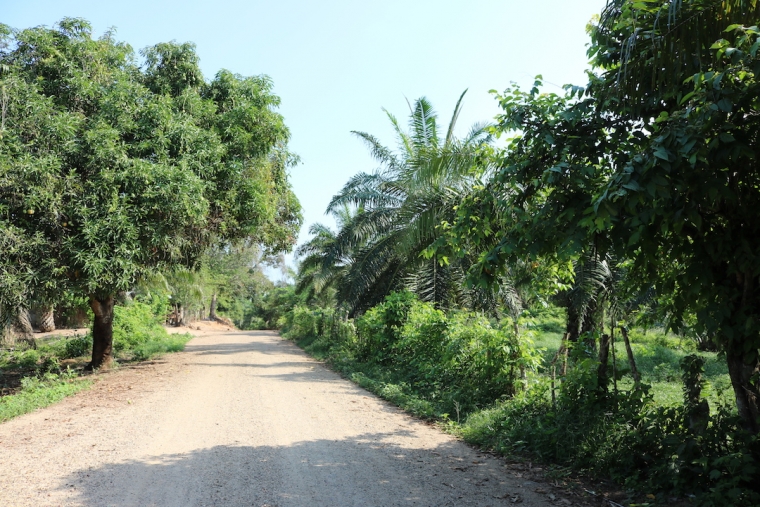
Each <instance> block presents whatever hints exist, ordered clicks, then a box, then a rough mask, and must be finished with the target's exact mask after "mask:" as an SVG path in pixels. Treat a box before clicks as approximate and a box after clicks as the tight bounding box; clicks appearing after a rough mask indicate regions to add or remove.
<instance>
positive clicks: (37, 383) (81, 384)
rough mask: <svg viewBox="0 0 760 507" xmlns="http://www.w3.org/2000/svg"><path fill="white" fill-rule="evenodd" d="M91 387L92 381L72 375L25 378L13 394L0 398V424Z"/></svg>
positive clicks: (62, 374) (51, 374)
mask: <svg viewBox="0 0 760 507" xmlns="http://www.w3.org/2000/svg"><path fill="white" fill-rule="evenodd" d="M91 385H92V380H90V379H83V378H77V376H76V375H75V374H74V373H70V372H66V373H61V374H54V373H48V374H46V375H44V376H43V377H41V378H38V377H26V378H24V379H22V381H21V389H20V390H19V391H17V392H16V393H15V394H12V395H9V396H4V397H2V398H0V422H5V421H7V420H9V419H12V418H14V417H17V416H20V415H23V414H26V413H28V412H32V411H33V410H36V409H38V408H43V407H47V406H48V405H52V404H53V403H57V402H59V401H61V400H62V399H63V398H65V397H67V396H71V395H72V394H75V393H77V392H79V391H81V390H83V389H87V388H89V387H90V386H91Z"/></svg>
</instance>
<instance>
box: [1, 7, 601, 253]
mask: <svg viewBox="0 0 760 507" xmlns="http://www.w3.org/2000/svg"><path fill="white" fill-rule="evenodd" d="M605 3H606V2H605V0H575V1H573V2H569V1H558V0H533V1H527V2H526V1H517V0H471V1H469V2H463V1H459V2H455V1H450V0H437V1H432V0H407V1H400V0H385V1H381V2H367V1H348V0H332V1H330V0H323V1H322V2H314V1H306V0H281V1H278V2H273V1H268V2H265V1H248V2H246V1H242V0H240V1H235V0H216V1H208V0H205V1H200V0H182V1H179V0H153V1H146V0H133V1H130V2H113V1H107V0H98V1H94V0H90V1H88V0H0V22H2V23H5V24H8V25H10V26H12V27H14V28H26V27H30V26H36V25H53V24H54V23H55V22H56V21H58V20H60V19H61V18H62V17H65V16H72V17H83V18H86V19H87V20H89V21H90V22H91V23H92V24H93V28H94V30H95V32H96V33H102V32H103V31H104V30H105V29H107V28H108V27H116V30H117V39H119V40H123V41H126V42H128V43H129V44H131V45H132V46H133V47H134V48H135V49H136V50H137V49H140V48H143V47H145V46H148V45H152V44H155V43H157V42H164V41H169V40H177V41H179V42H185V41H192V42H194V43H195V44H196V45H197V51H198V55H199V56H200V58H201V67H202V69H203V71H204V73H205V74H206V76H207V77H211V76H213V74H214V73H216V71H217V70H219V69H220V68H226V69H229V70H231V71H233V72H236V73H239V74H243V75H254V74H267V75H269V76H271V77H272V78H273V80H274V89H275V93H277V94H278V95H279V96H280V97H281V98H282V106H281V108H280V112H281V113H282V114H283V115H284V116H285V120H286V123H287V125H288V126H289V127H290V130H291V134H292V139H291V144H290V146H291V149H292V151H294V152H296V153H297V154H299V155H300V157H301V159H302V163H301V165H299V166H297V167H295V168H293V169H292V171H291V180H292V182H293V187H294V190H295V192H296V194H297V195H298V198H299V199H300V201H301V204H302V205H303V208H304V217H305V223H304V227H303V229H302V231H301V237H300V240H301V241H303V240H304V239H305V238H306V237H307V230H308V227H309V225H310V224H312V223H314V222H323V223H329V224H332V221H331V220H330V219H329V218H328V217H325V216H324V215H323V213H324V210H325V207H326V206H327V203H328V201H329V200H330V197H331V196H332V195H333V194H334V193H335V192H337V191H338V190H339V189H340V187H341V186H342V185H343V183H344V182H345V181H346V180H347V179H348V178H349V177H350V176H352V175H353V174H355V173H357V172H359V171H371V170H373V169H374V168H375V167H376V164H375V162H374V161H373V160H372V159H371V158H370V157H369V156H368V154H367V151H366V150H365V148H364V146H363V145H362V144H361V143H360V142H359V140H358V139H356V138H355V137H354V136H352V135H351V133H350V131H351V130H362V131H366V132H370V133H372V134H375V135H376V136H378V137H379V138H380V139H381V140H383V141H384V142H385V143H386V144H388V145H393V143H394V138H393V136H392V132H391V129H390V127H389V125H388V120H387V118H386V117H385V115H384V113H383V112H382V110H381V108H382V107H385V108H386V109H388V110H390V111H391V112H393V113H394V114H395V115H396V116H397V117H399V118H405V117H406V115H407V114H408V107H407V104H406V98H408V99H409V100H410V101H411V100H414V99H416V98H418V97H420V96H423V95H424V96H427V97H428V99H430V100H431V101H432V103H433V105H434V106H435V108H436V109H437V111H438V112H439V113H440V115H441V117H442V119H443V120H444V122H448V119H449V117H450V114H451V111H452V108H453V106H454V103H455V101H456V99H457V98H458V96H459V94H460V93H461V92H462V91H463V90H464V89H465V88H469V92H468V93H467V97H466V99H465V105H464V110H463V112H462V114H461V116H460V119H459V127H460V130H461V131H462V132H464V131H465V130H466V129H467V128H468V127H469V126H470V125H471V124H472V123H474V122H476V121H486V120H490V119H491V118H492V117H493V116H494V115H495V114H497V113H498V109H497V107H496V102H495V101H494V99H493V98H492V96H491V95H489V94H488V90H490V89H494V88H495V89H498V90H503V89H504V88H506V87H507V86H509V84H510V82H512V81H514V82H517V83H519V84H521V85H523V86H529V84H530V83H532V81H533V76H535V75H536V74H542V75H543V76H544V79H545V81H546V82H549V83H553V84H556V85H561V84H564V83H574V84H585V75H584V70H585V69H586V68H587V57H586V54H585V51H586V44H587V42H588V37H587V35H586V33H585V27H586V24H587V23H588V21H589V20H590V19H591V17H592V16H593V15H594V14H598V13H599V12H600V11H601V9H602V8H603V7H604V5H605Z"/></svg>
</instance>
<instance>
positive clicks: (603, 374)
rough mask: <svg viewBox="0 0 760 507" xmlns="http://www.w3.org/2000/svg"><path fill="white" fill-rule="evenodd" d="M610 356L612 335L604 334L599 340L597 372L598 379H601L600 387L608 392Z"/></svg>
mask: <svg viewBox="0 0 760 507" xmlns="http://www.w3.org/2000/svg"><path fill="white" fill-rule="evenodd" d="M609 354H610V335H608V334H603V335H602V337H601V338H600V339H599V369H598V370H597V378H598V379H599V387H600V388H601V389H603V390H604V391H606V390H607V384H608V382H609V376H608V375H607V364H608V363H609Z"/></svg>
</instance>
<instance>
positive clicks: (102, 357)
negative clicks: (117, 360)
mask: <svg viewBox="0 0 760 507" xmlns="http://www.w3.org/2000/svg"><path fill="white" fill-rule="evenodd" d="M113 305H114V299H113V296H108V297H106V298H105V299H98V298H96V297H95V296H90V308H92V313H93V314H94V316H95V318H94V319H93V322H92V361H90V363H89V364H88V365H87V366H86V367H85V369H86V370H94V369H97V368H100V369H106V368H108V367H109V366H110V365H111V363H112V362H113Z"/></svg>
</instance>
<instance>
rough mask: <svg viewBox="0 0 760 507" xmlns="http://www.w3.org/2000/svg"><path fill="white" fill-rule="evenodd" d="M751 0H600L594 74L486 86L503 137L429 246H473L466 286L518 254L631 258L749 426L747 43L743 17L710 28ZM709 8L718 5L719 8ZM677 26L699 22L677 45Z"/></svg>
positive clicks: (750, 29) (752, 327) (757, 388)
mask: <svg viewBox="0 0 760 507" xmlns="http://www.w3.org/2000/svg"><path fill="white" fill-rule="evenodd" d="M708 4H709V5H708ZM756 7H757V6H756V5H755V3H754V2H724V3H722V4H721V3H715V2H711V3H707V2H698V1H693V2H683V3H681V2H646V3H632V2H627V1H626V2H622V1H617V0H613V1H611V2H609V4H608V7H607V9H606V10H605V13H604V15H603V16H602V18H601V22H600V24H598V25H596V26H592V28H591V33H592V45H591V47H590V50H589V53H590V55H591V56H592V57H593V58H594V60H593V61H594V63H595V65H596V67H595V70H596V71H597V74H591V75H590V82H589V85H588V87H587V88H585V89H581V88H575V87H568V89H567V93H566V94H565V95H557V94H553V93H542V92H541V90H540V86H541V82H540V80H539V81H537V83H536V86H535V87H534V88H533V89H531V90H530V91H529V92H524V91H522V90H520V89H519V88H512V89H508V90H507V91H506V92H505V93H504V94H501V95H498V96H497V97H498V99H499V102H500V105H501V107H502V108H503V109H504V113H503V114H502V115H501V116H500V117H499V125H498V127H497V133H498V134H510V135H513V136H514V137H513V138H512V139H511V141H510V142H509V146H508V147H507V148H506V149H505V150H503V151H502V152H501V153H500V154H499V155H498V156H497V158H498V162H497V163H498V166H499V169H498V170H497V171H496V173H495V175H494V177H493V178H492V179H491V180H490V181H489V182H488V183H487V185H485V186H484V187H483V188H482V189H480V190H478V191H475V192H473V193H471V194H470V195H469V196H467V197H466V198H465V200H464V201H463V203H462V205H461V206H460V207H459V209H458V219H457V221H456V223H455V224H454V225H453V226H452V228H451V229H450V231H451V233H450V234H449V241H448V242H447V246H446V247H445V248H444V249H443V250H439V253H440V252H441V251H445V250H446V249H447V248H448V249H454V250H455V251H458V252H459V253H460V255H465V254H468V255H469V254H470V252H469V250H470V249H476V250H478V251H479V252H480V257H479V262H478V263H477V264H476V265H475V266H474V267H473V269H472V270H471V271H470V276H471V280H472V281H473V282H475V283H478V282H482V283H492V282H494V281H495V280H496V275H497V274H498V273H499V272H500V271H501V270H504V269H505V268H506V266H508V265H509V264H510V262H513V261H514V260H515V259H516V258H518V257H519V256H522V255H525V254H529V255H532V256H534V257H539V256H550V257H556V256H559V257H560V258H565V259H567V258H572V257H573V256H577V255H579V253H580V252H582V251H583V250H584V249H586V248H587V247H588V245H593V247H594V248H595V249H596V250H597V251H599V252H602V253H604V252H613V253H615V254H616V255H617V256H618V257H619V258H620V259H631V260H632V264H631V266H630V268H631V275H632V276H631V278H632V280H633V281H634V283H635V284H637V285H639V287H640V288H641V289H645V288H646V287H652V286H653V287H656V288H657V292H658V293H659V294H667V295H668V298H667V301H665V304H666V306H667V308H666V311H667V313H668V315H669V318H670V322H671V324H672V325H673V326H675V327H678V326H679V325H680V324H681V322H682V319H683V317H684V315H685V314H686V313H694V314H696V316H697V319H698V326H699V327H700V328H701V329H705V330H708V331H709V332H710V334H711V335H712V336H713V337H714V338H713V341H714V342H715V344H716V345H717V347H718V348H719V350H721V351H723V352H724V353H725V354H726V357H727V361H728V366H729V372H730V376H731V380H732V384H733V388H734V392H735V395H736V400H737V407H738V409H739V413H740V415H741V416H742V418H743V419H744V421H745V423H746V425H747V427H748V428H749V429H751V430H752V431H754V432H757V431H758V430H759V429H760V426H759V423H758V416H760V384H758V373H759V372H760V362H759V355H758V350H759V349H760V327H758V326H759V324H758V323H759V322H760V305H758V302H760V284H759V283H758V282H759V281H760V280H758V277H759V276H760V267H758V266H760V262H759V261H760V258H758V252H760V243H759V241H760V221H759V220H758V218H757V213H756V210H757V208H758V205H760V201H758V198H759V197H760V192H758V190H759V189H760V182H759V181H758V171H757V160H758V149H759V147H758V138H757V132H758V124H757V117H758V115H757V110H758V105H759V104H758V92H759V91H760V90H759V89H758V84H757V83H758V82H757V75H758V72H760V60H759V59H758V56H757V50H758V47H760V39H759V38H758V29H757V27H756V26H749V25H748V26H744V25H741V24H733V25H731V26H723V27H722V28H721V31H718V32H715V30H714V25H715V23H716V19H718V20H723V19H724V18H725V19H726V20H729V21H732V22H735V21H736V20H739V21H744V22H746V21H751V20H752V19H756V18H757V12H756ZM716 9H718V10H719V9H724V11H721V15H720V16H718V17H717V18H715V16H714V13H715V12H716ZM663 13H668V15H669V16H670V17H669V18H666V17H665V16H664V14H663ZM684 23H685V24H688V25H689V26H692V25H694V24H695V23H697V24H698V25H699V26H700V27H702V28H704V29H703V30H701V31H700V32H699V33H700V35H699V36H696V35H693V36H691V37H687V38H685V39H684V40H678V41H676V40H675V39H673V37H674V35H673V34H674V33H676V32H678V30H681V29H682V28H683V26H682V25H683V24H684ZM700 23H701V24H700ZM711 30H712V31H711ZM706 34H717V36H716V37H717V38H716V39H714V40H708V39H705V37H706ZM634 48H635V49H634ZM669 58H670V59H671V60H672V61H669V63H668V64H665V63H663V64H662V65H660V64H656V62H664V61H666V60H667V59H669ZM642 62H643V63H642Z"/></svg>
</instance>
